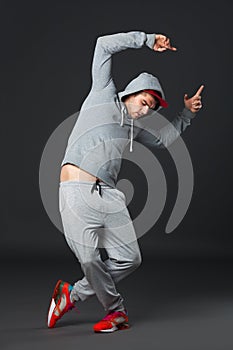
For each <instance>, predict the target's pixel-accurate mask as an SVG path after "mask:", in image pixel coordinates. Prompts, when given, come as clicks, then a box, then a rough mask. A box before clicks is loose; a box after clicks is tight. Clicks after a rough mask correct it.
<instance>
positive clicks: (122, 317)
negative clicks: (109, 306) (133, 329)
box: [93, 311, 129, 333]
mask: <svg viewBox="0 0 233 350" xmlns="http://www.w3.org/2000/svg"><path fill="white" fill-rule="evenodd" d="M128 321H129V320H128V316H127V315H126V313H125V312H123V311H115V312H110V313H109V314H108V315H107V316H105V317H104V318H103V319H102V320H101V321H99V322H98V323H96V324H95V325H94V326H93V329H94V331H95V332H97V333H101V332H102V333H104V332H114V331H117V330H122V329H127V328H129V324H128Z"/></svg>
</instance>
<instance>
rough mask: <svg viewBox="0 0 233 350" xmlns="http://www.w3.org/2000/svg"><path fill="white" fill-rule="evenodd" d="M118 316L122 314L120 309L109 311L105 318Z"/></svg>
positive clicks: (109, 318)
mask: <svg viewBox="0 0 233 350" xmlns="http://www.w3.org/2000/svg"><path fill="white" fill-rule="evenodd" d="M118 316H121V312H120V311H112V312H109V313H108V314H107V315H106V316H105V317H104V318H103V320H106V321H108V320H111V319H112V318H113V317H118Z"/></svg>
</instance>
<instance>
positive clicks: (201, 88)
mask: <svg viewBox="0 0 233 350" xmlns="http://www.w3.org/2000/svg"><path fill="white" fill-rule="evenodd" d="M203 89H204V85H201V86H200V87H199V89H198V90H197V92H196V94H195V95H196V96H200V95H201V93H202V91H203Z"/></svg>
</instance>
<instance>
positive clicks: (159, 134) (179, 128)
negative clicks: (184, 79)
mask: <svg viewBox="0 0 233 350" xmlns="http://www.w3.org/2000/svg"><path fill="white" fill-rule="evenodd" d="M195 115H196V114H195V113H192V112H191V111H190V110H188V109H187V108H184V109H183V111H182V112H181V113H179V114H178V115H177V117H176V118H174V119H173V121H172V122H170V123H168V125H165V126H164V127H163V128H161V129H160V130H158V131H155V130H150V129H149V128H146V129H144V130H141V131H140V132H139V133H138V135H137V136H136V137H135V141H138V142H140V143H142V144H143V145H145V146H147V147H149V148H152V149H153V148H167V147H169V146H170V145H171V144H172V143H173V142H174V141H175V140H176V139H177V138H178V137H179V136H180V134H181V133H182V132H183V131H184V130H185V129H186V128H187V127H188V126H189V125H191V119H193V118H194V117H195Z"/></svg>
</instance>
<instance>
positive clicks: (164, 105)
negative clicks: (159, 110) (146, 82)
mask: <svg viewBox="0 0 233 350" xmlns="http://www.w3.org/2000/svg"><path fill="white" fill-rule="evenodd" d="M144 91H145V92H147V93H148V94H150V95H152V96H154V97H156V99H157V100H158V101H159V105H160V106H161V107H164V108H167V107H168V103H167V101H165V100H164V99H163V98H162V97H161V96H159V94H157V93H156V91H154V90H144Z"/></svg>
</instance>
